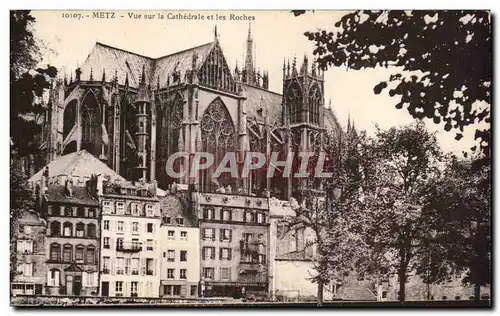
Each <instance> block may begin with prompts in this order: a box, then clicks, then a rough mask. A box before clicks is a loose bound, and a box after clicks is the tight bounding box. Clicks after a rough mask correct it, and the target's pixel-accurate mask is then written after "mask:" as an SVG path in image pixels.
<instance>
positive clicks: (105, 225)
mask: <svg viewBox="0 0 500 316" xmlns="http://www.w3.org/2000/svg"><path fill="white" fill-rule="evenodd" d="M103 230H109V221H108V220H105V221H104V224H103Z"/></svg>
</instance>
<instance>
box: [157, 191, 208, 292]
mask: <svg viewBox="0 0 500 316" xmlns="http://www.w3.org/2000/svg"><path fill="white" fill-rule="evenodd" d="M183 198H184V197H183V196H178V195H175V194H168V195H167V196H165V197H163V198H162V199H161V202H160V208H161V215H162V222H161V226H160V234H159V237H160V240H161V243H160V249H159V250H160V253H161V259H160V267H161V271H160V278H161V281H160V293H159V295H160V297H174V298H179V297H181V298H195V297H197V296H198V291H199V281H200V233H199V228H198V227H197V218H196V216H192V214H190V213H189V212H190V211H189V207H188V206H187V204H183V203H182V202H181V199H183Z"/></svg>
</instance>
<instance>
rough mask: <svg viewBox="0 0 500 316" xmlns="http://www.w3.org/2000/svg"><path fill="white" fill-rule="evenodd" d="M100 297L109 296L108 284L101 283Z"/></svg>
mask: <svg viewBox="0 0 500 316" xmlns="http://www.w3.org/2000/svg"><path fill="white" fill-rule="evenodd" d="M101 288H102V289H101V295H102V296H109V282H107V281H106V282H104V281H103V282H102V283H101Z"/></svg>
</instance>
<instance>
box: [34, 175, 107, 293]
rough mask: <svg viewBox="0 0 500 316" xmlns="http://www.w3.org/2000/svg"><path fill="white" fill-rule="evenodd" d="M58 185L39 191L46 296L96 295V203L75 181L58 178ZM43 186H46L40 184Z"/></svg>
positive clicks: (97, 216)
mask: <svg viewBox="0 0 500 316" xmlns="http://www.w3.org/2000/svg"><path fill="white" fill-rule="evenodd" d="M57 178H58V183H57V184H50V185H48V186H46V187H42V191H41V192H43V201H42V216H43V217H44V218H45V219H46V222H47V230H46V232H47V233H46V237H45V249H44V250H45V254H46V256H45V258H46V261H45V267H46V275H47V277H46V284H45V294H47V295H70V296H91V295H97V287H98V277H99V269H98V268H99V264H98V259H99V233H100V230H99V216H100V208H99V203H98V201H97V200H96V199H95V198H94V197H93V196H92V193H91V192H90V191H89V190H88V188H86V187H82V186H75V187H73V183H74V182H77V180H76V179H73V178H72V177H68V176H66V175H58V177H57ZM42 183H46V181H45V180H42Z"/></svg>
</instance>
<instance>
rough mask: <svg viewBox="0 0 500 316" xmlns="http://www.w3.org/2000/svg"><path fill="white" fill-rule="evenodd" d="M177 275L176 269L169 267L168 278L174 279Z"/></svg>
mask: <svg viewBox="0 0 500 316" xmlns="http://www.w3.org/2000/svg"><path fill="white" fill-rule="evenodd" d="M174 275H175V269H167V279H173V278H174Z"/></svg>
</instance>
